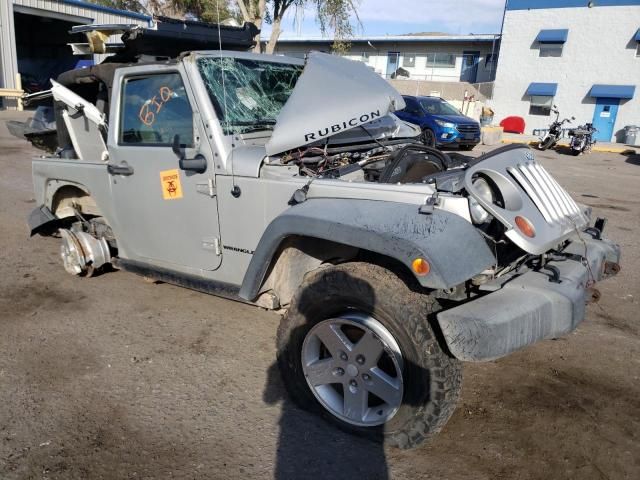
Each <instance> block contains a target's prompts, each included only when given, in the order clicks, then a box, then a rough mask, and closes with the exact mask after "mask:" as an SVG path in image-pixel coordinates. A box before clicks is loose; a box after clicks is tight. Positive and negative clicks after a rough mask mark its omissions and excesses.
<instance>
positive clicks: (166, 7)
mask: <svg viewBox="0 0 640 480" xmlns="http://www.w3.org/2000/svg"><path fill="white" fill-rule="evenodd" d="M90 1H92V2H93V3H97V4H99V5H104V6H107V7H112V8H119V9H121V10H129V11H130V12H139V13H149V14H152V15H163V16H167V17H172V18H180V19H182V18H184V16H185V15H187V14H191V15H193V16H194V17H196V18H197V19H198V20H202V21H204V22H217V21H218V18H219V19H220V21H221V22H224V21H225V20H229V19H239V18H238V15H237V12H236V11H235V10H234V9H232V8H231V7H230V0H90Z"/></svg>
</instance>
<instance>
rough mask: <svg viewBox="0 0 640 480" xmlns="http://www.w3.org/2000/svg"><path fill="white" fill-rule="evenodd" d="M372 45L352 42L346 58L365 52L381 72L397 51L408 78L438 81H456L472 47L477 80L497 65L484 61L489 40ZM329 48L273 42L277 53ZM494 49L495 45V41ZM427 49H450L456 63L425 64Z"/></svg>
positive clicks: (326, 47) (489, 48)
mask: <svg viewBox="0 0 640 480" xmlns="http://www.w3.org/2000/svg"><path fill="white" fill-rule="evenodd" d="M372 43H373V45H374V48H371V46H369V45H368V44H366V43H364V44H363V43H352V44H351V48H350V50H349V52H348V53H347V55H345V56H346V57H347V58H349V59H351V60H361V61H364V60H363V57H364V54H368V60H367V61H366V63H367V65H369V66H370V67H371V68H373V69H374V70H375V71H376V72H377V73H379V74H380V75H385V74H386V72H387V61H388V53H389V52H399V53H400V61H399V63H398V66H400V67H401V68H404V69H405V70H407V71H408V72H409V73H410V75H411V77H410V79H411V80H433V81H439V82H459V81H460V74H461V72H462V62H463V61H464V59H463V52H465V51H472V52H480V62H479V64H478V73H477V77H476V82H478V83H479V82H489V81H492V78H493V76H494V75H495V70H496V65H495V64H494V65H491V64H490V63H489V64H488V63H487V62H486V57H487V55H488V54H490V53H491V52H492V44H491V43H490V42H483V43H477V44H474V43H471V42H469V43H466V42H447V41H446V40H443V41H438V42H406V43H405V42H402V43H392V42H389V43H384V42H381V41H374V42H372ZM312 50H316V51H324V52H330V51H331V44H330V43H328V42H327V43H304V42H300V43H298V42H296V43H293V42H292V43H288V42H280V43H279V44H278V45H277V46H276V51H275V53H276V54H281V55H291V54H294V55H296V56H302V55H304V54H305V53H308V52H309V51H312ZM496 51H497V45H496ZM427 53H449V54H453V55H455V57H456V58H455V64H454V65H453V66H451V67H434V66H428V65H427ZM408 54H415V55H416V60H415V66H413V67H408V66H405V65H404V58H405V55H408Z"/></svg>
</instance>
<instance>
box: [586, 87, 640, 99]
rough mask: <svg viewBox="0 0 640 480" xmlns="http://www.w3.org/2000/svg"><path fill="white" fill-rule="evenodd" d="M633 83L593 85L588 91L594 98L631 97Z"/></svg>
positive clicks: (633, 88) (633, 89)
mask: <svg viewBox="0 0 640 480" xmlns="http://www.w3.org/2000/svg"><path fill="white" fill-rule="evenodd" d="M635 91H636V87H635V85H594V86H593V87H591V91H590V92H589V96H590V97H596V98H633V94H634V93H635Z"/></svg>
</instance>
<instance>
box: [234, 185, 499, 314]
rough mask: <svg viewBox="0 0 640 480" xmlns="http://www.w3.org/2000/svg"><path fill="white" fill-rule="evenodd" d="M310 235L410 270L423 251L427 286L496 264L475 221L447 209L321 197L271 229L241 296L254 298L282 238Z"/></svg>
mask: <svg viewBox="0 0 640 480" xmlns="http://www.w3.org/2000/svg"><path fill="white" fill-rule="evenodd" d="M294 235H295V236H305V237H312V238H318V239H322V240H328V241H332V242H336V243H342V244H345V245H350V246H353V247H357V248H360V249H363V250H368V251H371V252H375V253H379V254H381V255H385V256H387V257H391V258H393V259H395V260H398V261H400V262H401V263H402V264H403V265H405V266H406V267H407V268H408V269H409V271H412V270H411V263H412V261H413V260H414V259H416V258H418V257H422V258H424V259H426V260H427V261H428V262H429V264H430V266H431V269H430V272H429V273H428V274H427V275H426V276H422V277H421V276H416V279H417V280H418V282H419V283H420V284H421V285H422V286H423V287H426V288H431V289H442V288H451V287H454V286H455V285H458V284H460V283H462V282H464V281H466V280H468V279H469V278H471V277H473V276H475V275H477V274H479V273H481V272H482V271H483V270H485V269H487V268H489V267H491V266H492V265H494V264H495V261H496V260H495V258H494V256H493V254H492V253H491V250H490V249H489V247H488V246H487V244H486V242H485V240H484V239H483V238H482V236H481V235H480V234H479V233H478V232H477V230H476V229H475V227H474V226H473V225H472V224H470V223H469V222H467V221H466V220H465V219H463V218H462V217H459V216H457V215H455V214H453V213H450V212H446V211H443V210H434V211H433V213H431V214H421V213H420V212H419V207H418V205H411V204H404V203H395V202H387V201H375V200H354V199H333V198H315V199H308V200H306V201H305V202H303V203H300V204H298V205H295V206H293V207H291V208H289V209H287V210H285V211H284V212H283V213H282V214H280V215H279V216H278V217H276V218H275V219H274V220H273V221H272V222H271V223H270V224H269V225H268V226H267V228H266V229H265V232H264V234H263V235H262V238H261V239H260V242H259V243H258V246H257V248H256V250H255V253H254V254H253V257H252V259H251V262H250V263H249V267H248V269H247V271H246V273H245V276H244V279H243V282H242V286H241V288H240V292H239V296H240V297H241V298H243V299H245V300H249V301H253V300H255V299H256V297H257V296H258V293H259V291H260V288H261V286H262V284H263V282H264V281H265V279H266V275H267V272H268V270H269V267H270V265H271V262H272V259H273V258H274V255H275V254H276V252H277V251H278V247H279V246H280V244H281V242H282V241H283V240H284V239H285V238H287V237H289V236H294Z"/></svg>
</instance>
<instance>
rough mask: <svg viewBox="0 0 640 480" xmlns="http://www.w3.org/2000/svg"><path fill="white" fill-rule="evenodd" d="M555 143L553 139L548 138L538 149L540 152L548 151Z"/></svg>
mask: <svg viewBox="0 0 640 480" xmlns="http://www.w3.org/2000/svg"><path fill="white" fill-rule="evenodd" d="M554 143H555V141H554V139H553V138H552V137H547V138H545V139H544V140H542V141H541V142H540V143H539V144H538V148H539V149H540V150H547V149H548V148H551V147H552V146H553V144H554Z"/></svg>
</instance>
